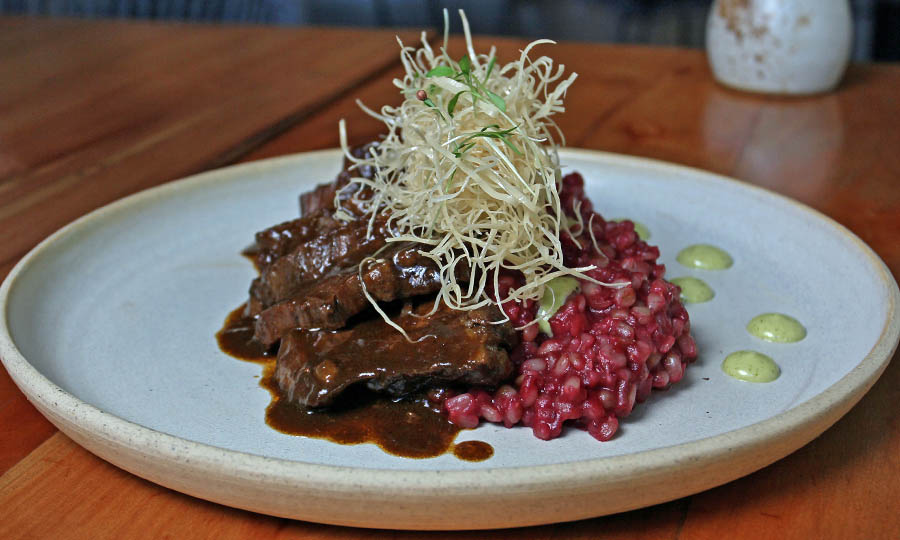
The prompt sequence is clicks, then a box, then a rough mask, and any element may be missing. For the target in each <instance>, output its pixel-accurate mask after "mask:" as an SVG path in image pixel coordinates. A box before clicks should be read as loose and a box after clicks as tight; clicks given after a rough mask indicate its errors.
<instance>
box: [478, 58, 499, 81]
mask: <svg viewBox="0 0 900 540" xmlns="http://www.w3.org/2000/svg"><path fill="white" fill-rule="evenodd" d="M496 61H497V58H496V57H495V56H492V57H491V61H490V62H488V68H487V73H486V74H485V75H484V81H483V82H482V83H481V84H486V83H487V81H488V79H489V78H490V77H491V71H493V70H494V62H496Z"/></svg>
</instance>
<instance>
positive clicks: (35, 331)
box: [0, 150, 900, 529]
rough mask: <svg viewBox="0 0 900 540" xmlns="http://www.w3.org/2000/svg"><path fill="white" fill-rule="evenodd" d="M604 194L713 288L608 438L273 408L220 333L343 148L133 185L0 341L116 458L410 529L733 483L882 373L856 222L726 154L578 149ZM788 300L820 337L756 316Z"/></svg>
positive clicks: (301, 507) (72, 432)
mask: <svg viewBox="0 0 900 540" xmlns="http://www.w3.org/2000/svg"><path fill="white" fill-rule="evenodd" d="M561 159H562V162H563V163H564V164H565V166H566V169H567V170H578V171H580V172H582V173H583V175H584V176H585V178H586V179H587V182H588V185H589V193H590V195H591V198H592V199H593V201H594V203H595V206H596V208H597V209H598V210H599V211H600V212H601V213H603V214H604V215H606V216H608V217H621V216H627V217H631V218H634V219H637V220H639V221H641V222H643V223H644V224H646V225H647V226H648V227H649V229H650V231H651V233H652V239H651V243H655V244H658V245H660V246H661V249H662V261H663V262H665V263H666V264H667V265H668V268H669V271H668V276H669V277H675V276H680V275H694V276H698V277H701V278H702V279H704V280H705V281H707V282H708V283H709V284H710V285H711V286H712V287H713V289H715V291H716V297H715V299H714V300H713V301H712V302H709V303H707V304H697V305H689V306H688V307H689V311H690V315H691V319H692V323H693V332H694V335H695V337H696V340H697V343H698V346H699V348H700V351H701V355H700V358H699V360H698V361H697V362H696V363H695V364H694V365H692V366H691V367H690V369H688V371H687V375H686V377H685V379H684V380H683V381H682V382H681V383H679V384H678V385H677V386H676V387H674V388H673V389H672V390H670V391H668V392H659V393H654V395H653V396H652V397H651V399H649V400H648V402H646V403H644V404H641V405H638V406H637V408H636V409H635V412H634V413H633V414H632V416H631V417H629V418H628V419H626V420H625V421H623V422H622V427H621V430H620V432H619V433H618V435H617V436H616V437H615V438H614V439H613V440H612V441H610V442H607V443H602V444H601V443H598V442H596V441H595V440H594V439H592V438H591V437H590V436H589V435H587V434H586V433H585V432H582V431H579V430H575V429H571V430H569V431H568V432H566V433H565V435H564V436H563V437H561V438H559V439H556V440H554V441H550V442H544V441H540V440H538V439H536V438H534V437H533V436H532V435H531V432H530V430H529V429H527V428H518V429H511V430H507V429H504V428H499V427H496V426H493V425H486V426H482V427H480V428H478V429H477V430H475V431H465V432H463V433H461V434H460V437H459V439H458V440H465V439H480V440H486V441H488V442H489V443H490V444H491V445H493V447H494V449H495V455H494V457H493V458H491V459H489V460H487V461H484V462H480V463H471V462H465V461H460V460H457V459H456V458H454V457H453V456H452V455H443V456H440V457H438V458H434V459H426V460H412V459H404V458H398V457H394V456H391V455H388V454H385V453H384V452H382V451H381V450H380V449H378V448H377V447H375V446H373V445H370V444H364V445H358V446H341V445H337V444H333V443H330V442H327V441H323V440H318V439H306V438H302V437H292V436H288V435H283V434H281V433H278V432H276V431H274V430H272V429H270V428H269V427H267V426H266V424H265V423H264V412H265V408H266V405H267V404H268V402H269V395H268V392H267V391H266V390H264V389H262V388H260V387H259V386H258V381H259V378H258V376H259V375H260V367H259V366H258V365H255V364H251V363H246V362H241V361H238V360H235V359H232V358H230V357H228V356H226V355H224V354H222V353H221V352H220V351H219V349H218V348H217V346H216V341H215V339H214V337H213V334H214V333H215V332H216V331H217V330H218V329H219V327H220V326H221V324H222V321H223V319H224V317H225V315H226V314H227V313H228V312H229V311H230V310H231V309H232V308H234V307H236V306H237V305H238V304H240V303H241V302H243V301H244V299H245V297H246V294H245V291H246V290H247V287H248V284H249V282H250V280H251V278H252V277H253V274H254V273H253V270H252V268H251V266H250V264H249V263H248V262H247V261H246V260H245V259H244V258H243V257H241V256H240V255H239V252H240V250H241V249H242V248H243V247H245V246H246V245H247V244H248V243H249V242H250V241H251V239H252V234H253V233H254V232H255V231H257V230H260V229H263V228H265V227H267V226H269V225H271V224H273V223H276V222H279V221H282V220H287V219H290V218H293V217H295V216H296V215H297V194H298V193H300V192H301V191H304V190H306V189H309V188H310V187H312V186H313V185H314V184H315V183H317V182H322V181H327V180H329V179H331V178H333V177H334V175H335V173H336V172H337V170H338V168H339V165H340V155H339V153H338V152H336V151H326V152H316V153H310V154H303V155H297V156H290V157H286V158H281V159H275V160H269V161H263V162H257V163H249V164H246V165H240V166H236V167H231V168H227V169H223V170H218V171H212V172H209V173H205V174H201V175H198V176H195V177H193V178H190V179H187V180H183V181H180V182H174V183H171V184H167V185H164V186H161V187H158V188H155V189H151V190H148V191H146V192H143V193H139V194H137V195H134V196H132V197H129V198H127V199H124V200H122V201H119V202H116V203H114V204H111V205H109V206H107V207H105V208H102V209H100V210H98V211H96V212H93V213H91V214H89V215H87V216H85V217H83V218H81V219H79V220H78V221H76V222H74V223H72V224H71V225H69V226H67V227H65V228H63V229H62V230H60V231H59V232H57V233H55V234H54V235H53V236H51V237H50V238H48V239H47V240H46V241H44V242H43V243H42V244H40V245H39V246H38V247H37V248H35V249H34V250H33V251H32V252H31V253H30V254H28V255H27V256H26V257H25V258H24V259H22V261H21V262H20V263H19V264H18V265H17V266H16V267H15V268H14V269H13V271H12V272H11V273H10V275H9V277H8V278H7V279H6V281H5V282H4V283H3V286H2V289H0V304H2V306H3V310H2V312H0V355H2V358H3V362H4V364H5V365H6V368H7V370H8V371H9V373H10V374H11V375H12V377H13V379H14V380H15V381H16V383H17V384H18V385H19V387H20V388H21V389H22V390H23V391H24V392H25V394H26V395H27V396H28V398H29V399H30V400H31V401H32V402H33V403H34V404H35V405H36V406H37V408H38V409H39V410H40V411H41V412H42V413H43V414H44V415H45V416H47V417H48V418H49V419H50V420H51V421H52V422H53V423H54V424H56V425H57V426H58V427H59V428H60V429H61V430H62V431H63V432H65V433H66V434H67V435H69V436H70V437H72V438H73V439H74V440H76V441H77V442H78V443H79V444H81V445H83V446H84V447H85V448H87V449H89V450H90V451H92V452H94V453H96V454H97V455H99V456H101V457H102V458H104V459H106V460H108V461H110V462H112V463H114V464H115V465H118V466H120V467H122V468H124V469H126V470H129V471H131V472H133V473H134V474H137V475H139V476H142V477H144V478H147V479H149V480H152V481H154V482H157V483H159V484H162V485H164V486H168V487H170V488H173V489H176V490H179V491H182V492H185V493H189V494H192V495H196V496H198V497H202V498H205V499H209V500H212V501H216V502H220V503H223V504H227V505H231V506H236V507H240V508H246V509H250V510H254V511H258V512H265V513H269V514H274V515H278V516H287V517H293V518H299V519H305V520H311V521H319V522H325V523H336V524H345V525H356V526H369V527H389V528H410V529H471V528H488V527H509V526H519V525H531V524H538V523H548V522H556V521H565V520H573V519H579V518H585V517H590V516H598V515H602V514H608V513H613V512H619V511H623V510H628V509H632V508H637V507H640V506H645V505H649V504H654V503H659V502H663V501H666V500H671V499H674V498H677V497H681V496H684V495H688V494H691V493H695V492H697V491H700V490H703V489H707V488H710V487H712V486H715V485H718V484H721V483H724V482H727V481H730V480H733V479H735V478H738V477H740V476H742V475H745V474H747V473H750V472H752V471H754V470H756V469H759V468H760V467H763V466H765V465H767V464H769V463H771V462H772V461H774V460H776V459H779V458H781V457H783V456H785V455H787V454H788V453H790V452H791V451H793V450H795V449H797V448H799V447H800V446H801V445H803V444H805V443H807V442H808V441H810V440H811V439H812V438H814V437H815V436H817V435H818V434H819V433H821V432H822V431H823V430H825V429H826V428H827V427H828V426H830V425H831V424H832V423H834V422H835V421H836V420H837V419H838V418H840V417H841V416H842V415H843V414H844V413H846V412H847V410H848V409H849V408H850V407H851V406H853V404H855V403H856V402H857V401H858V400H859V398H860V397H861V396H862V395H863V394H864V393H865V392H866V390H868V389H869V387H870V386H871V385H872V384H873V383H874V382H875V380H876V379H877V378H878V376H879V375H880V374H881V372H882V371H883V370H884V368H885V366H886V365H887V363H888V361H889V359H890V357H891V354H892V352H893V350H894V349H895V347H896V343H897V339H898V333H900V320H898V317H897V306H898V296H900V295H898V290H897V284H896V283H895V282H894V280H893V278H892V277H891V275H890V273H889V272H888V270H887V269H886V267H885V266H884V264H883V263H882V262H881V261H880V260H879V259H878V257H877V256H876V255H875V254H874V253H873V252H872V251H871V250H870V249H869V248H868V247H867V246H866V245H864V244H863V243H862V242H861V241H860V240H859V239H858V238H856V237H855V236H854V235H853V234H851V233H850V232H849V231H847V230H846V229H844V228H843V227H841V226H840V225H838V224H837V223H835V222H834V221H832V220H830V219H828V218H827V217H824V216H822V215H820V214H818V213H816V212H814V211H812V210H810V209H808V208H806V207H804V206H802V205H799V204H798V203H796V202H793V201H790V200H788V199H785V198H783V197H781V196H778V195H775V194H772V193H770V192H767V191H764V190H761V189H757V188H754V187H751V186H747V185H744V184H742V183H739V182H736V181H733V180H729V179H727V178H723V177H719V176H716V175H712V174H709V173H705V172H701V171H697V170H693V169H688V168H684V167H678V166H673V165H668V164H664V163H659V162H655V161H649V160H643V159H637V158H630V157H622V156H615V155H609V154H603V153H597V152H587V151H578V150H567V151H564V152H562V153H561ZM697 242H706V243H711V244H715V245H718V246H720V247H722V248H724V249H726V250H727V251H729V252H730V253H731V254H732V255H733V257H734V260H735V264H734V266H733V267H732V268H731V269H729V270H726V271H720V272H710V271H706V272H704V271H700V270H689V269H686V268H683V267H681V266H680V265H679V264H678V263H676V262H675V259H674V257H675V254H676V253H677V252H678V251H679V250H680V249H681V248H683V247H685V246H686V245H689V244H692V243H697ZM769 311H778V312H783V313H788V314H790V315H792V316H794V317H796V318H797V319H798V320H800V321H801V322H802V323H803V324H804V325H805V326H806V328H807V329H808V332H809V333H808V336H807V337H806V339H804V340H803V341H801V342H799V343H793V344H772V343H766V342H762V341H760V340H758V339H756V338H754V337H752V336H750V335H749V334H748V333H747V332H746V331H745V330H744V327H745V325H746V323H747V321H748V320H749V319H750V318H752V317H753V316H755V315H757V314H760V313H764V312H769ZM739 349H755V350H759V351H761V352H764V353H766V354H769V355H770V356H772V357H773V358H774V359H775V360H776V361H777V362H778V363H779V364H780V366H781V368H782V375H781V377H780V378H779V379H778V380H776V381H775V382H773V383H769V384H752V383H745V382H741V381H738V380H735V379H732V378H729V377H728V376H726V375H725V374H724V373H722V371H721V370H720V368H719V366H720V364H721V361H722V359H723V357H724V355H726V354H727V353H729V352H732V351H735V350H739Z"/></svg>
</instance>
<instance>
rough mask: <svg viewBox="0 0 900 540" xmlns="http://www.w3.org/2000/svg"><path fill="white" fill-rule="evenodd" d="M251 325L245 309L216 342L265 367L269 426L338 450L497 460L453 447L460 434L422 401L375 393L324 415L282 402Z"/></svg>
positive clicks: (487, 451) (268, 356) (268, 353)
mask: <svg viewBox="0 0 900 540" xmlns="http://www.w3.org/2000/svg"><path fill="white" fill-rule="evenodd" d="M253 321H254V319H253V318H251V317H245V316H244V306H241V307H239V308H237V309H235V310H234V311H232V312H231V313H230V314H229V315H228V317H227V318H226V319H225V324H224V326H223V327H222V329H221V330H219V332H218V333H217V334H216V339H217V340H218V343H219V348H220V349H221V350H222V351H223V352H224V353H226V354H228V355H230V356H233V357H235V358H238V359H241V360H246V361H250V362H258V363H263V364H264V368H263V378H262V380H261V381H260V386H262V387H263V388H266V389H267V390H269V392H270V393H271V395H272V402H271V403H270V404H269V406H268V408H267V409H266V424H268V425H269V426H270V427H272V428H274V429H276V430H277V431H280V432H282V433H286V434H289V435H302V436H305V437H315V438H319V439H327V440H329V441H333V442H336V443H339V444H360V443H374V444H377V445H378V446H379V447H380V448H381V449H382V450H384V451H385V452H387V453H389V454H393V455H396V456H401V457H407V458H430V457H436V456H439V455H442V454H445V453H447V452H453V455H454V456H456V457H457V458H459V459H462V460H466V461H483V460H485V459H488V458H490V457H491V456H493V455H494V449H493V448H492V447H491V445H489V444H488V443H485V442H481V441H465V442H462V443H459V444H457V445H454V444H453V441H454V439H455V438H456V435H457V434H458V433H459V432H460V430H461V428H459V427H457V426H456V425H454V424H451V423H450V421H449V420H447V419H446V418H445V417H444V415H443V414H441V412H440V410H439V409H438V408H437V407H435V406H434V405H432V404H429V402H428V399H427V398H426V396H424V395H422V396H416V397H412V398H407V399H403V400H397V401H392V400H390V399H387V398H384V397H379V396H375V395H374V394H372V393H371V392H367V391H354V392H349V393H348V394H347V395H345V396H342V399H341V401H342V405H341V406H339V407H332V408H329V409H325V410H323V409H304V408H301V407H300V406H298V405H296V404H293V403H290V402H289V401H288V400H286V399H283V397H282V395H281V391H280V389H279V388H278V385H277V384H276V383H275V381H274V378H273V376H272V375H273V373H274V372H275V356H276V353H277V351H273V350H266V348H265V347H263V345H262V344H261V343H259V342H257V341H256V340H254V339H253Z"/></svg>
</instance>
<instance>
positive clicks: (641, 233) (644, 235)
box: [610, 218, 650, 242]
mask: <svg viewBox="0 0 900 540" xmlns="http://www.w3.org/2000/svg"><path fill="white" fill-rule="evenodd" d="M610 221H614V222H616V223H622V222H623V221H630V222H632V223H634V232H635V234H637V235H638V238H640V239H641V240H643V241H644V242H646V241H647V240H650V229H648V228H647V226H646V225H644V224H643V223H641V222H640V221H635V220H633V219H628V218H616V219H612V220H610Z"/></svg>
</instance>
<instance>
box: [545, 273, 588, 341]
mask: <svg viewBox="0 0 900 540" xmlns="http://www.w3.org/2000/svg"><path fill="white" fill-rule="evenodd" d="M577 289H578V280H577V279H575V278H573V277H569V276H560V277H558V278H553V279H551V280H550V281H549V282H547V286H546V287H545V288H544V295H543V296H542V297H541V301H540V302H539V303H538V311H537V320H538V323H537V324H538V328H540V329H541V331H542V332H544V333H545V334H547V335H548V336H551V337H552V336H553V330H551V329H550V323H549V322H548V319H550V317H552V316H554V315H555V314H556V312H557V311H559V308H561V307H562V306H563V304H565V303H566V299H567V298H569V295H570V294H572V293H573V292H575V290H577Z"/></svg>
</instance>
